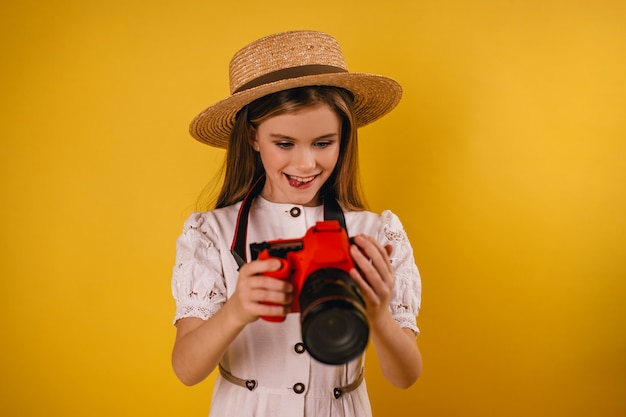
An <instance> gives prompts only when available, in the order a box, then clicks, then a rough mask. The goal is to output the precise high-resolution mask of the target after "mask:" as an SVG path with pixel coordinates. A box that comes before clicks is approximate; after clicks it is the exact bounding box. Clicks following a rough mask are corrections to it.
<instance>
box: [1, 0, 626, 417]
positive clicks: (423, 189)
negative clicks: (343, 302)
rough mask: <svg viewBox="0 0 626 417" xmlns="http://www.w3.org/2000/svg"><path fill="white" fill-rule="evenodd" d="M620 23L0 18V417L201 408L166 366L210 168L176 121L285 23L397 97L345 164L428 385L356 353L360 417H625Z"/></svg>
mask: <svg viewBox="0 0 626 417" xmlns="http://www.w3.org/2000/svg"><path fill="white" fill-rule="evenodd" d="M242 3H249V4H248V7H243V6H242ZM625 13H626V6H625V3H624V2H623V1H610V0H599V1H594V2H589V1H582V0H574V1H567V2H566V1H557V0H526V1H522V0H519V1H507V2H504V1H497V0H482V1H481V0H478V1H473V2H469V1H468V2H464V1H461V0H442V1H419V0H416V1H413V0H405V1H394V0H390V1H371V0H352V1H337V0H319V1H316V2H294V1H282V0H281V1H274V2H269V4H268V2H259V1H239V2H236V1H235V2H221V1H220V2H217V1H216V2H213V1H179V2H171V1H158V0H156V1H155V0H152V1H147V0H124V1H121V0H114V1H84V0H66V1H57V2H53V1H48V2H45V1H41V0H30V1H28V0H26V1H19V2H18V1H16V0H12V1H11V0H10V1H8V2H7V1H5V2H3V7H2V13H0V38H1V39H2V42H1V46H0V48H1V49H0V51H1V53H0V60H1V66H0V71H1V77H0V83H1V86H0V87H1V90H0V91H1V96H0V97H1V99H0V103H1V108H0V111H1V113H0V114H1V119H2V122H1V123H0V137H1V148H0V149H1V152H0V158H1V159H2V162H1V170H2V171H1V172H2V176H1V185H2V189H1V190H2V193H1V195H2V206H1V209H0V210H1V212H0V215H1V216H0V219H1V222H2V223H1V227H2V233H1V236H2V240H1V247H0V248H1V251H2V262H1V267H0V268H1V269H0V274H1V281H0V282H1V283H0V297H1V298H2V300H1V302H0V323H1V329H2V344H1V346H2V347H1V350H0V353H1V354H0V381H1V383H2V387H1V388H2V389H1V390H0V404H1V406H0V409H1V410H2V415H6V416H35V415H64V416H87V415H88V416H110V415H116V416H144V415H150V416H171V415H186V416H203V415H206V413H207V410H208V405H209V404H208V402H209V397H210V392H211V388H212V379H210V380H209V381H207V382H205V383H203V384H200V385H199V386H196V387H193V388H187V387H184V386H182V384H180V383H179V382H178V381H177V380H176V379H175V377H174V376H173V373H172V371H171V370H170V365H169V352H170V349H171V345H172V338H173V336H174V329H173V327H172V326H171V324H170V322H171V319H172V315H173V311H174V304H173V301H172V299H171V295H170V292H169V280H170V270H171V265H172V263H173V258H174V241H175V239H176V237H177V236H178V233H179V232H180V230H181V227H182V222H183V220H184V219H185V218H186V216H187V215H188V214H189V212H190V211H191V210H192V208H193V204H194V201H195V198H196V196H197V195H198V193H199V192H200V190H201V189H202V187H203V185H204V183H205V182H206V181H207V180H208V179H209V178H210V176H211V175H212V174H213V173H214V172H215V169H216V167H217V165H218V161H220V160H221V157H222V154H221V153H220V152H219V151H214V150H211V149H209V148H207V147H204V146H202V145H200V144H199V143H196V142H195V141H193V140H192V139H191V138H190V137H189V136H188V135H187V132H186V129H187V124H188V122H189V121H190V119H191V118H192V117H193V116H194V115H195V114H196V112H197V111H199V110H201V109H202V108H204V107H205V106H206V105H208V104H210V103H212V102H214V101H216V100H218V99H220V98H222V97H223V96H225V95H226V94H227V70H226V65H227V62H228V60H229V59H230V57H231V55H232V53H233V52H234V51H235V50H236V49H237V48H239V47H241V46H242V45H244V44H245V43H247V42H248V41H250V40H252V39H254V38H256V37H259V36H262V35H266V34H269V33H271V32H275V31H280V30H287V29H296V28H313V29H320V30H325V31H329V32H331V33H333V34H334V35H335V36H336V37H337V38H339V40H340V41H341V43H342V45H343V47H344V51H345V53H346V55H347V58H348V63H349V65H350V67H351V69H352V70H357V71H370V72H378V73H384V74H388V75H391V76H393V77H395V78H397V79H398V80H399V81H400V82H401V83H402V84H403V85H404V87H405V96H404V100H403V101H402V103H401V105H400V106H399V107H398V109H397V110H396V111H394V112H393V113H392V114H391V115H389V116H388V117H386V118H385V119H384V120H382V121H380V122H378V123H377V124H375V125H372V126H371V127H367V128H364V129H363V130H362V132H361V135H362V150H363V154H362V165H363V169H364V180H365V184H366V191H367V193H368V196H369V200H370V204H371V206H372V207H373V208H374V209H376V210H381V209H384V208H393V209H394V210H395V211H396V212H397V213H398V214H399V215H400V216H401V218H402V219H403V221H404V223H405V226H406V228H407V231H408V233H409V235H410V237H411V239H412V242H413V244H414V247H415V250H416V256H417V260H418V264H419V266H420V268H421V271H422V275H423V282H424V299H423V311H422V315H421V318H420V321H419V323H420V326H421V328H422V332H423V334H422V336H421V337H420V345H421V348H422V351H423V354H424V360H425V370H424V373H423V376H422V379H421V380H420V381H419V382H418V383H417V384H416V385H415V386H414V387H412V388H411V389H409V390H408V391H399V390H396V389H393V388H391V387H389V386H388V385H387V384H386V383H385V382H384V380H382V378H381V376H380V373H379V372H378V371H377V370H376V368H375V366H371V365H375V363H374V362H375V357H374V356H373V355H370V357H369V358H368V361H369V365H370V367H369V371H368V373H367V376H368V384H369V388H370V391H371V397H372V401H373V404H374V410H375V412H377V413H378V414H377V415H400V413H402V415H430V416H441V415H450V416H468V417H470V416H476V417H484V416H507V417H511V416H513V417H514V416H527V415H534V416H537V417H540V416H546V417H547V416H555V415H567V416H588V415H594V416H618V415H619V416H621V415H625V414H626V402H625V401H624V392H626V362H625V359H624V357H625V356H624V353H625V352H626V336H625V331H626V329H625V328H626V320H625V317H626V305H625V303H624V295H625V293H626V280H625V278H626V276H625V275H626V265H625V263H626V253H625V252H626V250H625V247H626V246H625V245H626V224H625V216H624V213H625V212H626V193H625V186H626V168H625V164H624V159H625V156H626V117H625V115H624V111H625V109H626V98H625V97H626V25H624V16H625ZM392 413H393V414H392ZM530 413H532V414H530Z"/></svg>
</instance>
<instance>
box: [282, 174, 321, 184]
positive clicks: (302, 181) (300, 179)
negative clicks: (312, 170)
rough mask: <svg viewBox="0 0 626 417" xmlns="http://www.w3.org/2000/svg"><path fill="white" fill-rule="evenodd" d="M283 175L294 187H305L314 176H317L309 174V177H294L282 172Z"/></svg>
mask: <svg viewBox="0 0 626 417" xmlns="http://www.w3.org/2000/svg"><path fill="white" fill-rule="evenodd" d="M283 174H284V173H283ZM284 175H285V177H286V178H287V181H289V185H290V186H292V187H295V188H302V187H305V186H307V185H309V184H311V183H312V182H313V181H314V180H315V178H317V175H311V176H309V177H296V176H294V175H289V174H284Z"/></svg>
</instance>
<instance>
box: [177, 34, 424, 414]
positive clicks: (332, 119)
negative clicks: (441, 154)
mask: <svg viewBox="0 0 626 417" xmlns="http://www.w3.org/2000/svg"><path fill="white" fill-rule="evenodd" d="M230 84H231V96H229V97H228V98H226V99H225V100H222V101H220V102H218V103H217V104H214V105H213V106H211V107H209V108H208V109H206V110H205V111H204V112H202V113H201V114H199V115H198V116H197V117H196V118H195V119H194V121H193V122H192V124H191V127H190V132H191V134H192V136H194V137H195V138H196V139H198V140H200V141H202V142H204V143H207V144H209V145H211V146H216V147H222V148H226V149H227V155H226V162H225V166H224V183H223V186H222V188H221V191H220V193H219V196H218V199H217V204H216V208H215V209H214V210H211V211H207V212H198V213H194V214H192V215H191V217H190V218H189V219H188V220H187V222H186V223H185V226H184V229H183V233H182V235H181V236H180V238H179V239H178V241H177V257H176V258H177V260H176V266H175V268H174V273H173V280H172V291H173V294H174V298H175V300H176V316H175V319H174V322H175V325H176V329H177V333H176V341H175V344H174V349H173V353H172V364H173V368H174V371H175V372H176V375H177V376H178V378H179V379H180V380H181V381H182V382H183V383H185V384H187V385H193V384H196V383H198V382H200V381H202V380H204V379H205V378H206V377H207V376H208V375H209V374H210V373H211V372H212V371H213V370H214V369H216V368H217V369H219V373H220V374H219V377H218V378H217V381H216V384H215V389H214V393H213V399H212V401H211V412H210V416H215V417H218V416H224V417H233V416H268V417H269V416H271V417H277V416H289V417H293V416H314V417H320V416H370V415H371V408H370V403H369V399H368V395H367V390H366V386H365V382H364V380H363V355H362V354H358V355H357V357H356V358H355V359H352V360H349V361H347V363H340V364H328V363H322V362H320V361H318V360H316V359H315V358H314V357H312V356H311V354H309V351H308V350H307V347H306V345H305V344H304V343H303V340H302V334H301V323H300V313H299V312H291V308H292V306H293V300H294V297H296V296H297V294H294V287H293V285H292V283H291V282H289V280H283V279H276V278H273V277H271V276H270V275H272V272H273V271H276V270H277V269H279V268H280V267H281V263H280V261H279V260H277V259H275V258H272V257H270V258H269V259H262V260H259V259H257V260H251V253H250V251H249V248H248V247H246V244H245V242H248V243H250V242H264V241H266V242H267V241H272V240H276V239H300V238H302V237H303V236H304V235H305V233H306V231H307V230H308V229H309V228H310V227H311V226H313V225H315V224H316V222H318V221H321V220H324V219H325V218H327V217H328V216H331V215H330V214H328V213H329V212H330V208H329V207H331V206H337V204H331V203H334V202H335V201H336V202H337V203H338V207H339V208H338V210H339V211H340V212H341V213H340V215H339V218H341V219H342V220H343V222H344V223H343V224H345V227H346V229H347V232H348V233H349V235H350V236H352V237H354V239H353V240H352V242H353V244H352V245H351V246H350V249H349V251H350V252H349V254H350V256H351V258H352V259H353V261H354V264H355V266H356V267H355V268H351V269H350V271H349V275H350V277H351V278H352V280H353V281H354V282H355V283H356V284H357V286H358V288H359V290H360V294H361V297H362V299H363V300H364V304H365V308H364V314H365V316H366V319H367V325H368V326H369V337H370V340H371V341H372V344H373V345H374V347H375V349H376V353H377V355H378V359H379V363H380V367H381V370H382V373H383V375H384V376H385V378H386V379H387V380H388V381H389V382H391V383H392V384H393V385H395V386H397V387H401V388H406V387H409V386H411V385H412V384H413V383H414V382H415V381H416V380H417V378H418V376H419V374H420V372H421V368H422V360H421V355H420V352H419V350H418V347H417V344H416V341H415V338H416V335H417V334H418V328H417V326H416V321H415V318H416V316H417V313H418V309H419V303H420V292H421V284H420V277H419V274H418V271H417V267H416V266H415V262H414V259H413V252H412V249H411V246H410V243H409V241H408V239H407V237H406V234H405V232H404V230H403V227H402V224H401V223H400V221H399V219H398V217H397V216H395V215H394V214H393V213H392V212H390V211H385V212H383V213H382V214H381V215H377V214H374V213H372V212H369V211H366V210H365V205H364V200H363V197H362V195H361V191H360V188H359V180H358V172H357V159H358V157H357V127H360V126H363V125H365V124H367V123H370V122H372V121H374V120H376V119H378V118H379V117H381V116H383V115H384V114H386V113H388V112H389V111H391V110H392V109H393V108H394V107H395V106H396V104H397V103H398V101H399V100H400V96H401V89H400V87H399V85H398V84H397V83H396V82H395V81H394V80H391V79H389V78H387V77H382V76H377V75H370V74H359V73H350V72H348V70H347V68H346V64H345V61H344V58H343V55H342V53H341V50H340V47H339V45H338V43H337V41H336V40H335V39H334V38H333V37H331V36H329V35H327V34H324V33H320V32H313V31H295V32H286V33H279V34H276V35H272V36H268V37H266V38H263V39H260V40H258V41H256V42H253V43H252V44H250V45H248V46H247V47H245V48H243V49H242V50H240V51H239V52H237V54H235V56H234V57H233V59H232V60H231V63H230ZM241 239H243V242H244V244H242V243H241ZM260 317H264V318H274V319H277V320H283V321H280V322H270V321H267V320H259V318H260Z"/></svg>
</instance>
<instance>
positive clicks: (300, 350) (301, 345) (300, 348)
mask: <svg viewBox="0 0 626 417" xmlns="http://www.w3.org/2000/svg"><path fill="white" fill-rule="evenodd" d="M293 350H295V351H296V353H298V354H303V353H304V351H305V350H306V349H305V348H304V343H296V345H295V346H294V347H293Z"/></svg>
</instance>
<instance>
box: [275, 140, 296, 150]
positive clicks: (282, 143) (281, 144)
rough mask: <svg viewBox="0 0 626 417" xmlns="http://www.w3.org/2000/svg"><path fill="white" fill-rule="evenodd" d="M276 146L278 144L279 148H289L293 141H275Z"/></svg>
mask: <svg viewBox="0 0 626 417" xmlns="http://www.w3.org/2000/svg"><path fill="white" fill-rule="evenodd" d="M276 146H278V147H279V148H281V149H289V148H291V147H292V146H293V143H291V142H276Z"/></svg>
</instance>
